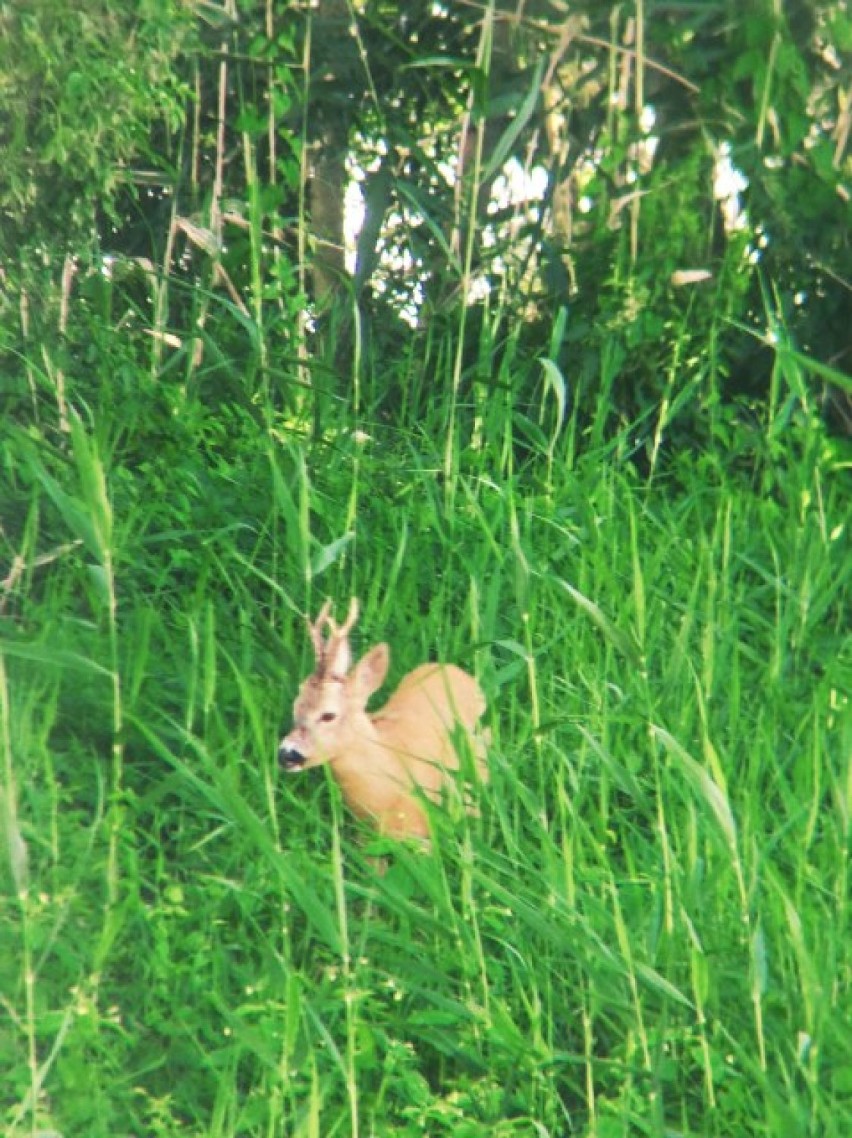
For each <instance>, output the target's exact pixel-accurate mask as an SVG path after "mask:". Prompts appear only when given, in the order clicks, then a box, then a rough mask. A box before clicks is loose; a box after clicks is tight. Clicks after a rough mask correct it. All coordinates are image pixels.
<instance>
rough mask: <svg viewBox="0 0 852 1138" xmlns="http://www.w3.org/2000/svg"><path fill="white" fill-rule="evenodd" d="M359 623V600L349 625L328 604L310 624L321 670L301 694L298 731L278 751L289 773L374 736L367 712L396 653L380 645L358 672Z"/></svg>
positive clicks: (297, 707) (331, 757)
mask: <svg viewBox="0 0 852 1138" xmlns="http://www.w3.org/2000/svg"><path fill="white" fill-rule="evenodd" d="M357 619H358V601H357V599H356V598H355V597H353V598H352V600H351V602H350V604H349V613H348V615H347V617H346V620H345V621H344V622H343V624H341V625H338V624H337V623H336V622H335V621H334V620H333V618H332V617H331V601H326V603H325V604H324V605H323V607H322V608H321V609H320V612H319V615H318V616H317V618H316V620H315V621H313V622H311V621H310V620H308V631H309V633H310V637H311V643H312V644H313V646H314V656H315V660H316V666H315V669H314V672H313V674H312V675H310V676H309V677H308V678H307V679H306V680H305V682H304V683H303V684H302V686H301V688H300V689H299V694H298V696H297V698H296V702H295V704H294V706H293V720H294V725H293V730H292V731H291V732H290V733H289V734H288V735H287V736H285V738H284V739H282V741H281V746H280V747H279V749H278V759H279V761H280V763H281V765H282V766H283V767H284V769H285V770H288V771H299V770H304V769H305V768H307V767H315V766H319V765H320V764H321V763H327V762H333V761H334V760H335V759H338V758H340V757H341V755H343V754H345V753H348V752H350V751H351V750H352V747H353V745H355V746H356V747H357V746H358V744H359V743H360V744H361V745H363V744H364V743H367V742H369V740H370V739H371V737H372V735H373V734H374V730H373V727H372V724H371V721H370V719H369V717H368V716H367V713H366V710H365V709H366V705H367V700H368V699H369V698H370V696H371V695H372V694H373V692H375V691H376V690H377V689H378V688H380V687H381V685H382V683H383V682H384V679H385V676H386V674H387V670H388V662H389V656H390V653H389V649H388V646H387V644H377V645H376V646H375V648H372V649H370V651H369V652H367V654H366V655H365V656H364V657H362V659H361V660H359V661H358V663H357V664H356V665H355V667H354V668H352V652H351V649H350V647H349V633H350V631H351V629H352V627H353V625H354V624H355V621H356V620H357ZM326 633H327V635H326Z"/></svg>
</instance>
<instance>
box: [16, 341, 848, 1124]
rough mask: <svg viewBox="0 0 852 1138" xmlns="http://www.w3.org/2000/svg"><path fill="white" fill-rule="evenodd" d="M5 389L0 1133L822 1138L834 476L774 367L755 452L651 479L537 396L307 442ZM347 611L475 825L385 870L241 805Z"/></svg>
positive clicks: (302, 428)
mask: <svg viewBox="0 0 852 1138" xmlns="http://www.w3.org/2000/svg"><path fill="white" fill-rule="evenodd" d="M113 364H114V361H113ZM28 366H29V367H30V368H31V369H32V371H31V374H32V375H34V376H35V378H34V380H33V406H32V408H31V413H28V414H27V415H23V414H20V415H18V416H17V417H16V418H15V419H14V420H10V421H8V422H7V423H6V425H5V426H4V428H3V451H2V453H3V457H2V475H0V478H2V483H1V484H2V495H3V499H4V505H3V547H4V555H3V570H2V572H3V575H4V580H3V583H2V593H1V594H0V606H1V607H2V612H0V621H2V623H0V669H2V670H1V671H0V717H1V718H2V734H0V749H2V768H0V769H2V782H1V783H0V786H1V787H2V799H1V800H0V802H1V803H2V824H1V825H0V841H2V857H0V867H1V868H0V1005H2V1012H1V1013H0V1071H2V1077H0V1117H2V1129H3V1131H4V1133H6V1134H8V1135H9V1136H10V1138H12V1136H14V1138H22V1136H24V1135H29V1136H35V1135H39V1136H41V1138H48V1136H51V1138H56V1136H59V1135H62V1136H66V1138H72V1136H77V1135H80V1136H82V1135H85V1136H86V1138H107V1136H109V1138H116V1136H119V1135H121V1136H130V1135H138V1136H142V1135H144V1136H146V1138H148V1136H151V1138H166V1136H168V1138H172V1136H177V1135H181V1136H198V1138H201V1136H202V1135H204V1136H215V1138H236V1136H237V1135H253V1136H258V1138H260V1136H261V1135H268V1136H272V1135H281V1136H286V1138H337V1136H345V1138H367V1136H372V1135H375V1136H384V1135H389V1134H394V1135H397V1136H410V1138H420V1136H422V1135H428V1136H429V1138H439V1136H443V1135H447V1136H450V1135H452V1136H453V1138H480V1136H485V1135H488V1136H489V1138H508V1136H512V1138H546V1136H551V1138H555V1136H567V1135H578V1136H580V1135H581V1136H584V1138H618V1136H623V1138H628V1136H629V1138H633V1136H636V1135H648V1136H655V1138H657V1136H658V1138H675V1136H678V1138H679V1136H686V1135H695V1136H697V1135H701V1136H702V1138H709V1136H718V1138H731V1136H734V1135H738V1136H741V1135H777V1136H779V1138H781V1136H782V1135H783V1136H784V1138H792V1136H799V1135H801V1136H805V1135H812V1136H814V1138H816V1136H820V1138H846V1136H847V1135H849V1134H850V1133H852V1054H850V1038H852V1024H850V991H849V989H850V937H849V895H850V890H849V860H848V848H849V832H850V808H852V768H850V755H852V719H850V712H849V703H848V699H849V687H850V676H852V658H850V637H849V588H850V580H852V561H850V556H849V552H850V545H849V514H848V504H849V477H848V470H847V469H845V466H844V463H843V462H841V461H839V460H838V458H837V452H836V450H834V449H832V447H831V446H829V445H828V443H827V440H826V436H825V433H824V430H823V428H822V425H821V423H820V422H819V419H818V416H817V415H816V414H815V413H813V412H812V410H811V409H809V408H808V406H807V404H806V403H805V404H804V405H803V404H802V402H801V400H799V399H798V398H797V397H796V396H795V395H794V394H793V395H790V397H789V398H787V395H788V394H789V392H788V389H787V388H785V387H784V384H785V383H786V382H788V381H789V367H790V366H794V365H791V364H790V361H789V360H788V361H787V371H786V372H785V373H784V374H783V375H781V376H780V378H779V384H780V385H781V389H782V390H781V394H780V395H779V398H778V400H777V402H776V403H775V404H774V405H773V404H772V403H770V404H769V405H768V406H767V409H766V413H765V414H764V415H763V416H762V417H760V418H754V417H751V418H749V417H743V418H742V419H741V420H738V421H736V422H734V421H733V420H731V421H729V422H721V421H720V422H719V424H718V430H715V431H714V432H711V433H710V434H708V437H709V438H712V440H713V441H712V442H710V443H707V445H702V446H701V447H695V448H691V447H689V446H683V447H679V448H676V449H675V450H673V451H669V452H665V450H664V449H659V448H658V446H657V444H658V443H659V442H660V438H659V436H658V437H656V438H653V437H651V438H650V439H649V437H648V436H647V432H646V435H645V436H644V438H643V441H641V442H637V441H636V437H637V435H636V431H635V429H634V428H632V427H631V428H629V429H628V428H626V427H625V428H624V429H623V430H621V431H618V432H616V433H614V434H613V433H612V432H609V433H607V434H605V433H604V432H603V431H597V430H596V424H595V423H594V422H591V423H589V422H586V423H584V422H582V421H580V420H579V418H577V417H575V416H574V415H573V413H572V410H571V407H570V404H569V403H568V402H566V400H565V391H564V389H562V388H560V387H559V384H558V382H557V377H556V376H555V374H554V373H549V381H547V380H548V374H546V375H545V380H546V382H543V384H542V386H541V387H540V389H539V390H540V401H539V403H538V404H537V405H534V406H526V407H521V406H518V405H517V404H516V403H515V402H514V401H513V398H512V377H511V376H506V375H503V376H502V377H501V380H502V382H501V383H500V384H495V385H494V387H493V388H491V389H480V388H477V386H476V385H473V386H472V387H470V388H466V389H462V388H460V387H458V386H456V387H453V386H452V384H440V385H438V384H436V387H435V397H434V399H433V400H432V402H431V403H430V404H428V405H429V407H430V410H429V413H428V415H426V416H425V417H424V416H422V415H420V416H418V417H417V418H414V417H410V418H408V419H406V417H405V415H404V414H401V415H394V416H390V415H388V414H386V413H384V409H383V408H382V406H380V405H378V402H377V401H373V400H372V399H371V395H370V392H369V391H364V390H357V389H356V390H354V391H350V392H348V393H346V394H337V395H335V396H334V397H333V398H332V397H329V399H328V401H327V405H326V406H325V409H324V412H323V415H322V421H321V423H320V424H319V425H317V423H316V422H315V421H310V422H309V421H308V418H307V417H306V416H305V417H301V418H300V417H299V415H298V414H294V413H290V412H288V413H286V414H285V413H284V412H283V411H282V410H281V404H280V401H276V398H275V394H274V392H273V391H270V390H267V391H265V392H264V391H263V390H261V391H260V393H259V394H258V392H257V391H255V392H253V393H252V395H251V397H250V398H249V397H248V396H245V395H240V394H239V388H238V385H237V382H236V380H235V381H234V385H233V390H232V391H227V390H226V391H223V390H210V389H209V388H207V389H205V387H204V384H203V382H202V381H201V380H199V381H198V382H197V383H196V384H194V385H193V384H189V385H187V384H184V385H181V384H180V383H179V382H177V381H176V380H175V379H174V377H173V376H172V377H171V379H170V378H169V377H168V376H166V377H160V376H158V377H157V378H152V376H151V374H150V373H147V372H146V371H145V370H144V369H136V370H134V369H133V368H132V367H129V366H128V367H126V368H119V367H114V366H112V364H111V365H110V368H111V370H110V373H109V375H107V374H106V373H105V371H103V370H99V368H102V367H103V368H105V367H106V366H107V365H106V364H103V365H101V364H99V363H98V362H97V360H96V359H95V357H94V356H93V357H92V360H91V361H90V362H89V364H88V365H85V366H84V365H78V367H77V370H76V371H73V370H72V371H69V373H68V375H66V376H65V378H64V386H63V389H62V392H61V398H59V394H60V393H58V392H57V390H56V388H55V376H51V375H49V374H47V373H44V374H40V373H39V372H38V363H37V361H36V362H34V361H33V360H31V361H29V365H28ZM406 366H409V365H406V364H405V363H400V365H399V368H400V371H399V375H398V377H397V378H398V390H400V391H405V390H406V384H407V383H409V382H410V377H409V375H408V374H406V372H405V367H406ZM87 368H88V370H87ZM785 376H786V379H785ZM392 389H393V385H392V384H390V383H385V384H384V385H383V390H385V391H387V390H392ZM789 390H790V391H792V386H791V387H790V389H789ZM235 392H236V393H237V394H234V393H235ZM427 403H428V401H427ZM712 413H713V412H712V410H711V411H709V412H708V414H712ZM351 595H357V596H358V597H359V598H360V600H361V605H362V617H361V620H360V623H359V626H358V628H357V630H356V636H355V648H356V651H358V652H362V651H364V650H365V649H366V648H367V647H369V646H370V645H371V644H373V643H375V642H377V641H378V640H384V639H387V640H388V641H389V642H390V645H391V650H392V660H391V682H392V683H394V682H396V681H397V680H398V679H399V678H400V677H401V676H402V675H403V674H404V672H405V671H407V670H408V669H409V668H411V667H413V666H415V665H416V664H418V663H421V662H423V661H425V660H428V659H439V660H444V661H452V662H455V663H457V664H459V665H461V666H463V667H465V668H468V669H470V670H473V671H475V672H476V674H477V676H478V677H479V678H480V680H481V682H482V684H483V686H484V688H485V690H486V693H487V696H488V702H489V711H488V717H487V718H488V723H489V726H490V729H491V732H492V745H491V752H490V767H491V781H490V783H489V785H488V786H486V787H483V788H482V789H481V791H480V792H479V795H478V797H479V808H480V809H479V815H478V816H476V817H469V816H467V815H461V816H458V815H455V814H453V813H452V812H449V811H442V810H439V809H434V810H433V811H432V815H433V817H432V824H433V830H434V840H433V848H432V851H431V852H424V851H423V850H421V849H419V848H415V847H414V846H411V845H407V844H405V843H402V844H392V843H389V842H387V841H380V840H378V839H376V838H375V837H373V836H371V835H370V834H369V833H368V832H366V831H364V830H363V829H362V828H361V827H359V826H358V825H357V824H356V823H355V822H354V821H353V819H352V818H351V817H350V816H349V815H348V814H347V812H346V810H345V808H344V806H343V804H342V802H341V800H340V796H339V793H338V791H337V788H336V786H335V784H334V783H333V780H332V779H331V778H330V777H329V775H328V772H327V770H315V771H309V772H305V773H303V774H301V775H285V774H284V773H283V772H281V771H279V769H278V765H277V761H276V749H277V743H278V739H279V738H280V736H281V734H282V733H283V731H284V730H286V729H287V727H288V725H289V721H290V720H289V717H290V709H291V705H292V700H293V697H294V695H295V692H296V689H297V686H298V683H299V681H300V680H301V679H302V678H303V677H304V675H305V674H306V673H307V672H308V671H309V670H310V667H311V664H312V657H311V653H310V647H309V644H308V638H307V635H306V629H305V625H304V620H303V617H304V614H305V613H315V612H316V611H317V610H318V608H319V606H320V605H321V604H322V602H323V601H324V599H325V598H326V597H330V598H333V599H334V601H335V604H336V605H337V608H338V611H339V612H343V611H345V605H346V602H347V601H348V598H349V597H350V596H351ZM376 855H379V856H383V857H384V858H386V859H387V870H386V872H385V873H384V874H381V873H379V872H377V871H376V864H375V861H374V858H375V856H376Z"/></svg>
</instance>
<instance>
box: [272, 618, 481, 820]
mask: <svg viewBox="0 0 852 1138" xmlns="http://www.w3.org/2000/svg"><path fill="white" fill-rule="evenodd" d="M330 611H331V602H330V601H326V603H325V604H324V605H323V607H322V609H321V610H320V614H319V616H318V617H317V619H316V620H315V621H314V622H313V623H311V622H310V620H309V621H308V628H309V629H310V634H311V640H312V642H313V646H314V653H315V655H316V669H315V671H314V673H313V675H311V676H309V677H308V678H307V679H306V680H305V682H304V683H303V684H302V686H301V688H300V689H299V694H298V696H297V697H296V702H295V704H294V706H293V719H294V726H293V730H292V731H291V732H290V734H289V735H287V736H285V738H284V739H282V741H281V746H280V748H279V750H278V758H279V761H280V763H281V765H282V766H283V767H284V769H285V770H288V771H300V770H304V769H306V768H307V767H315V766H319V765H320V764H321V763H329V764H330V765H331V772H332V774H333V775H334V777H335V779H336V780H337V783H338V785H339V786H340V789H341V791H342V792H343V797H344V799H345V801H346V803H347V805H348V806H349V808H350V809H351V810H352V811H353V812H354V813H355V814H357V815H358V816H359V817H361V818H364V819H366V820H367V821H369V822H371V823H372V824H373V825H374V826H375V827H376V829H377V830H378V831H379V832H380V833H382V834H388V835H391V836H392V837H397V838H404V837H419V838H428V836H429V824H428V819H427V816H426V810H425V809H424V804H423V801H422V798H421V797H420V796H419V793H418V788H419V790H420V791H422V792H423V793H424V794H425V795H427V796H428V797H429V798H431V799H433V800H435V801H438V800H439V799H440V797H441V791H442V790H443V789H446V788H448V787H451V786H452V779H451V776H449V775H448V771H451V770H457V769H458V767H459V765H460V758H459V753H458V750H457V749H456V741H458V743H459V744H460V745H461V748H462V750H464V747H465V744H466V746H467V747H468V748H469V750H470V753H471V755H472V756H473V757H474V759H475V763H476V768H477V773H478V775H479V777H480V778H481V779H482V780H483V781H484V780H486V779H487V777H488V773H487V770H486V767H485V742H486V738H487V736H486V735H485V734H479V733H477V730H476V723H477V720H478V719H479V717H480V716H481V715H482V713H483V712H484V710H485V697H484V696H483V694H482V691H481V689H480V687H479V684H478V683H477V682H476V680H475V679H474V678H473V676H469V675H468V674H467V672H463V671H462V670H461V668H456V667H455V666H454V665H452V664H423V665H421V666H420V667H419V668H415V669H414V671H413V672H409V674H408V675H407V676H405V678H404V679H403V680H402V682H401V683H400V685H399V687H398V688H397V689H396V691H395V692H394V694H393V695H392V696H391V697H390V699H389V700H388V702H387V703H386V704H385V706H384V707H383V708H381V710H379V711H376V712H373V713H371V714H368V712H367V710H366V704H367V700H368V699H369V698H370V696H371V695H372V694H373V692H375V691H377V690H378V688H380V687H381V685H382V683H383V682H384V679H385V676H386V675H387V670H388V662H389V659H390V650H389V648H388V646H387V644H377V645H376V646H375V647H374V648H371V649H370V651H369V652H367V654H366V655H365V656H363V657H362V658H361V659H360V660H359V661H358V663H357V664H356V665H355V667H354V668H352V670H351V671H350V666H351V663H352V654H351V651H350V648H349V632H350V630H351V628H352V626H353V625H354V623H355V621H356V620H357V619H358V601H357V599H356V598H354V597H353V598H352V601H351V603H350V605H349V615H348V616H347V617H346V620H345V621H344V623H343V624H342V625H337V624H336V623H335V621H334V620H332V618H331V616H330ZM324 629H328V637H327V638H326V637H325V636H324V634H323V630H324Z"/></svg>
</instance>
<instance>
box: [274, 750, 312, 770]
mask: <svg viewBox="0 0 852 1138" xmlns="http://www.w3.org/2000/svg"><path fill="white" fill-rule="evenodd" d="M278 762H279V763H280V764H281V766H282V767H283V768H284V770H285V771H300V770H301V769H302V767H303V766H304V765H305V756H304V755H303V754H302V753H301V751H297V750H296V749H295V748H294V747H279V748H278Z"/></svg>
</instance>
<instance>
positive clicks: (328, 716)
mask: <svg viewBox="0 0 852 1138" xmlns="http://www.w3.org/2000/svg"><path fill="white" fill-rule="evenodd" d="M335 719H337V712H336V711H324V712H323V713H322V715H321V716H320V723H332V722H334V720H335Z"/></svg>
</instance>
